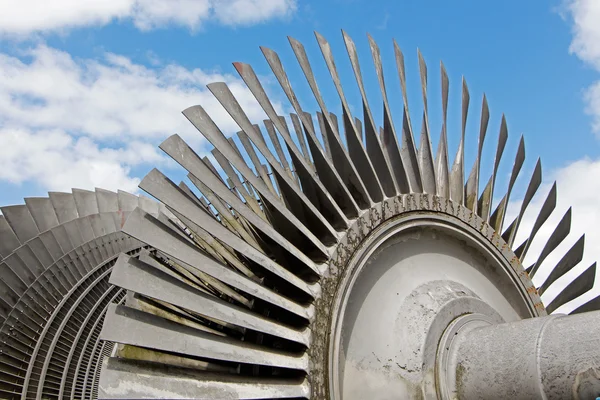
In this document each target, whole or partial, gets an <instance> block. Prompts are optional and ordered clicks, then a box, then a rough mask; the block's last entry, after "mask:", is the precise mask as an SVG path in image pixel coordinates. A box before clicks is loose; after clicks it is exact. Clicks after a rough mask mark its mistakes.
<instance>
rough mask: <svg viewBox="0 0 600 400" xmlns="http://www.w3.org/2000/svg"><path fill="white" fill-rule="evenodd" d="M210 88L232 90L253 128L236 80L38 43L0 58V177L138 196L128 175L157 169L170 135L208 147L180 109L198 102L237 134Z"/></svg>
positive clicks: (247, 99) (254, 106)
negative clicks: (220, 85)
mask: <svg viewBox="0 0 600 400" xmlns="http://www.w3.org/2000/svg"><path fill="white" fill-rule="evenodd" d="M215 81H224V82H226V83H227V84H228V85H229V87H230V89H231V90H232V92H233V93H234V95H235V96H236V98H237V99H238V101H239V102H240V104H241V105H242V107H243V108H244V110H245V111H246V112H247V114H248V116H249V117H250V119H251V120H252V121H261V120H262V119H263V118H264V117H265V116H264V113H263V111H262V109H261V108H260V106H259V105H258V103H257V102H256V100H255V99H254V97H253V96H252V94H251V93H250V92H249V91H248V90H247V89H246V88H245V86H244V84H243V82H242V81H241V80H240V79H239V78H235V77H234V76H232V75H224V74H221V73H218V72H214V71H212V72H211V71H203V70H200V69H193V70H191V69H186V68H184V67H182V66H180V65H176V64H171V65H167V66H164V67H158V68H148V67H146V66H143V65H140V64H136V63H134V62H132V61H131V60H130V59H128V58H127V57H124V56H121V55H116V54H110V53H108V54H105V55H104V57H103V59H101V60H91V59H83V60H79V59H75V58H73V57H72V56H71V55H69V54H68V53H65V52H62V51H59V50H57V49H53V48H50V47H47V46H44V45H39V46H37V47H35V48H33V49H30V50H27V51H23V53H22V54H20V55H19V57H16V56H11V55H7V54H1V53H0V148H1V149H2V152H0V165H1V166H2V168H0V170H1V171H0V179H2V180H7V181H10V182H13V183H27V182H35V183H37V184H39V185H41V186H42V187H43V188H45V189H47V190H63V189H67V188H70V187H73V186H76V187H81V188H93V187H95V186H98V187H104V188H108V189H116V188H120V189H123V190H135V188H136V186H137V182H138V181H139V178H140V177H136V176H132V175H131V171H132V168H135V167H136V166H140V165H141V166H143V165H147V166H150V165H151V166H154V165H157V164H158V165H160V164H161V163H163V161H164V160H165V158H164V157H163V156H162V155H161V154H162V153H159V150H158V149H157V147H156V146H157V145H158V143H160V141H162V140H163V139H165V138H166V137H168V136H169V135H171V134H173V133H179V134H181V135H182V136H183V137H184V138H185V139H186V140H187V141H188V142H190V143H191V144H192V145H193V146H194V147H195V148H196V149H197V150H201V147H202V145H203V144H204V143H205V141H204V139H203V138H202V136H201V135H200V134H199V133H198V132H197V131H196V130H195V129H194V127H193V126H192V125H191V124H190V123H189V122H188V121H187V120H186V119H185V117H183V115H181V111H182V110H183V109H185V108H187V107H189V106H192V105H195V104H200V105H202V106H203V107H204V108H205V109H206V110H207V112H208V113H209V114H210V115H211V116H212V118H213V119H214V120H215V122H216V123H217V125H219V127H220V128H221V129H222V130H223V132H224V133H226V134H231V133H233V132H235V131H237V130H239V128H238V127H237V125H236V124H235V122H234V121H233V120H232V119H231V117H230V116H229V115H228V114H227V112H226V111H225V110H224V109H223V107H221V105H220V104H219V103H218V102H217V100H216V99H215V98H214V97H213V95H212V94H211V93H210V92H209V91H208V89H206V88H205V85H206V84H207V83H210V82H215ZM275 105H276V107H277V108H280V107H279V105H278V104H277V103H276V104H275ZM117 149H118V150H117Z"/></svg>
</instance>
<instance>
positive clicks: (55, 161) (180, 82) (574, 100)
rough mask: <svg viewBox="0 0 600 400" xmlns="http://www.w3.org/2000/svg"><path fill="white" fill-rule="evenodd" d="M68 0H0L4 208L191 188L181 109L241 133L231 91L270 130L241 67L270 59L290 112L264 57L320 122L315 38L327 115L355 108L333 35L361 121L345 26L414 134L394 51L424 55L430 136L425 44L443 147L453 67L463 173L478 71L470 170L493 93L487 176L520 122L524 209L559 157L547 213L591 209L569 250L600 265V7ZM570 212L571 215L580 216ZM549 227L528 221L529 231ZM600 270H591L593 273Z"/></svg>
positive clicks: (470, 1)
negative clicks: (95, 192) (176, 180)
mask: <svg viewBox="0 0 600 400" xmlns="http://www.w3.org/2000/svg"><path fill="white" fill-rule="evenodd" d="M51 3H52V4H53V8H52V9H50V8H49V6H48V4H50V2H47V1H40V0H27V1H12V0H0V9H3V13H2V16H0V149H2V150H1V151H0V204H3V205H4V204H18V203H21V202H22V199H23V197H28V196H42V195H44V194H45V192H47V191H49V190H68V188H69V187H71V186H77V187H80V188H87V189H92V188H93V187H95V186H101V187H105V188H108V189H113V190H114V189H117V188H123V189H126V190H130V191H134V190H136V186H137V182H138V181H139V179H140V178H142V177H143V176H144V175H145V173H146V172H148V171H149V170H150V169H151V168H152V167H154V166H156V165H158V166H159V167H161V169H162V170H164V171H165V172H166V173H168V174H170V175H171V176H176V177H177V176H178V175H177V174H179V170H178V169H177V168H176V167H175V166H174V165H173V164H172V163H170V162H169V161H167V160H166V159H165V158H164V157H163V156H162V155H161V154H160V153H159V151H158V150H157V149H156V145H157V144H158V143H160V141H162V140H163V139H164V138H166V137H168V136H169V135H171V134H173V133H181V134H182V136H184V138H186V140H189V141H190V142H191V143H192V144H193V145H194V146H196V147H197V148H198V149H204V148H207V147H205V143H204V142H203V141H202V140H201V138H200V135H199V134H198V133H196V132H195V131H194V130H193V128H191V127H190V126H189V124H188V123H187V121H185V118H184V117H183V116H181V114H180V111H181V110H183V109H184V108H186V107H188V106H191V105H194V104H202V105H206V108H207V109H208V110H209V112H211V113H212V114H213V115H215V120H216V121H217V122H218V123H220V125H221V127H222V128H223V130H224V131H225V132H226V133H227V134H232V133H233V132H234V131H235V129H236V127H235V125H234V124H233V123H232V121H231V120H229V119H228V117H227V116H225V115H224V113H223V111H222V109H219V106H218V105H217V104H216V103H215V102H214V100H213V99H212V98H211V96H210V95H209V94H208V93H207V91H206V90H205V88H204V85H205V84H207V83H209V82H211V81H214V80H217V81H223V80H224V81H226V82H228V83H229V84H230V86H231V87H232V89H233V91H234V93H236V94H238V93H239V94H240V97H241V101H242V103H243V104H247V108H248V109H249V114H250V115H251V116H252V117H255V119H256V120H259V119H260V118H262V114H261V112H260V110H259V109H258V107H257V106H256V105H255V104H254V103H253V102H252V101H253V100H252V98H251V96H249V95H248V94H247V93H245V92H244V89H243V87H242V85H241V84H240V81H239V79H238V77H237V75H236V73H235V70H234V69H233V67H232V66H231V62H233V61H243V62H246V63H250V64H252V66H253V67H254V69H255V71H256V72H257V73H258V74H259V75H260V76H261V77H264V79H265V83H266V87H267V90H268V92H269V94H270V95H271V96H272V97H273V98H274V99H275V100H276V102H277V103H278V106H279V107H280V110H283V111H284V112H285V111H287V112H289V111H290V107H289V105H288V103H287V102H286V101H285V98H284V95H283V93H282V92H281V91H280V89H279V88H278V86H277V84H276V82H275V80H274V78H273V77H272V76H271V75H270V71H269V68H268V65H267V63H266V61H265V60H264V58H263V56H262V53H261V51H260V49H259V46H266V47H269V48H272V49H273V50H275V51H277V52H278V53H279V55H280V57H281V58H282V61H283V64H284V66H285V68H286V71H287V72H288V74H289V76H290V78H291V79H292V82H293V85H294V88H295V90H296V92H297V94H298V95H299V97H300V100H301V102H302V104H303V106H304V108H305V109H306V110H307V111H311V112H314V111H316V103H315V102H314V100H313V98H312V96H311V95H310V92H309V90H308V86H307V85H306V81H305V79H304V77H303V76H302V75H301V72H300V68H299V67H298V64H297V62H296V60H295V58H294V56H293V53H292V51H291V48H290V46H289V43H288V41H287V38H286V36H287V35H290V36H292V37H294V38H296V39H298V40H300V41H301V42H303V43H304V45H305V46H306V48H307V52H308V54H309V57H310V59H311V63H312V66H313V68H314V69H315V73H316V77H317V80H318V82H319V85H320V88H321V90H322V92H323V95H324V97H325V99H326V102H327V103H328V104H333V105H334V106H333V107H332V108H333V109H334V110H337V109H339V107H338V106H337V104H339V101H338V98H337V95H336V94H335V91H334V87H333V85H332V84H331V79H330V77H329V74H328V72H327V70H326V67H325V64H324V62H323V60H322V57H321V54H320V50H319V48H318V46H317V43H316V40H315V37H314V34H313V31H315V30H316V31H318V32H319V33H321V34H322V35H324V36H325V37H326V38H327V39H328V40H329V42H330V43H331V45H332V48H333V51H334V56H335V57H336V63H337V67H338V70H339V72H340V75H341V77H342V81H343V82H344V84H345V90H346V95H347V97H348V98H349V99H350V103H351V105H352V106H353V108H354V110H355V111H358V110H360V98H359V93H358V90H357V89H356V85H355V83H354V78H353V75H352V70H351V67H350V64H349V62H348V57H347V55H346V53H345V47H344V44H343V41H342V36H341V29H344V30H346V32H347V33H348V34H349V35H350V36H351V37H352V38H353V39H354V41H355V43H356V45H357V48H358V52H359V57H360V61H361V67H362V70H363V77H364V79H365V84H366V85H367V87H368V89H367V91H368V94H369V96H370V98H372V99H377V101H375V100H372V101H371V103H372V104H371V106H372V108H373V111H374V115H375V116H376V119H377V120H380V117H381V106H380V105H379V97H378V96H379V95H378V88H377V80H376V76H375V74H374V70H373V68H372V62H371V56H370V52H369V47H368V41H367V37H366V33H367V32H368V33H370V34H371V35H372V36H373V37H374V38H375V39H376V40H377V42H378V44H379V46H380V48H381V51H382V58H383V62H384V70H385V73H386V83H387V86H388V93H389V95H390V98H391V102H392V106H393V107H395V110H396V111H397V114H396V123H397V124H398V123H400V118H401V114H400V110H401V104H402V103H401V98H400V91H399V84H398V78H397V72H396V70H395V64H394V58H393V57H394V55H393V47H392V39H393V38H394V39H396V40H397V42H398V44H399V45H400V47H401V48H402V50H403V51H404V55H405V59H406V67H407V76H408V89H409V98H410V102H411V103H410V104H411V114H412V120H413V123H414V124H416V125H417V126H415V127H414V128H413V129H415V131H416V132H418V131H419V129H420V127H419V126H418V125H419V124H417V122H420V113H421V110H422V106H421V101H420V100H421V95H420V87H419V75H418V67H417V48H419V49H420V50H421V52H422V53H423V56H424V58H425V60H426V62H427V64H428V68H429V99H430V100H429V102H430V111H429V112H430V116H431V117H430V119H431V126H432V127H434V128H433V129H432V141H433V146H434V149H435V148H437V137H438V135H439V126H440V114H441V107H440V94H439V93H440V82H439V81H440V78H439V76H440V72H439V62H440V60H443V62H444V64H445V66H446V69H447V71H448V73H449V77H450V89H451V92H450V108H449V117H450V119H449V123H450V128H449V135H450V136H449V154H450V158H451V161H452V160H453V158H454V154H455V151H456V147H457V145H458V135H459V130H460V120H459V115H460V81H461V77H462V76H463V75H464V76H465V78H466V79H467V82H468V85H469V90H470V94H471V109H470V114H469V124H468V132H467V141H468V143H467V145H466V146H467V147H466V151H467V155H466V164H467V168H468V169H470V166H471V163H472V162H473V159H474V157H473V154H474V151H475V149H476V137H477V129H478V123H479V112H480V108H481V99H482V95H483V93H484V92H485V93H486V95H487V98H488V102H489V106H490V111H491V119H490V126H489V130H488V136H487V141H486V146H485V147H484V160H486V159H487V164H484V165H483V166H482V175H483V176H484V177H485V179H487V176H488V175H489V171H490V166H491V163H492V160H493V154H494V151H495V143H494V142H495V140H496V137H497V134H498V128H499V126H500V118H501V115H502V113H505V114H506V117H507V121H508V127H509V142H508V145H507V150H506V152H505V156H504V160H503V164H502V165H501V168H502V175H501V176H500V177H499V179H500V180H499V185H500V186H501V187H505V186H506V182H507V178H508V174H509V173H510V168H511V165H512V158H513V157H514V152H515V150H516V146H517V143H518V139H519V137H520V135H521V134H524V135H525V140H526V149H527V161H526V165H525V169H524V171H523V173H522V175H523V176H522V178H521V179H523V181H524V183H521V184H519V185H518V186H517V190H516V192H515V196H514V202H513V204H512V206H513V207H512V208H513V209H515V210H516V206H517V205H518V203H519V200H518V199H519V197H520V196H522V193H523V187H524V185H525V182H526V181H527V179H528V178H529V175H530V171H531V170H532V168H533V165H534V164H535V161H536V159H537V157H538V156H539V157H541V158H542V163H543V166H544V177H545V179H544V182H545V184H544V187H543V188H542V189H541V190H540V193H541V194H540V195H538V196H537V197H536V201H534V206H535V205H536V204H538V205H539V204H541V202H542V201H543V199H544V197H545V192H544V190H543V189H547V188H549V185H550V184H551V182H552V180H553V179H554V178H559V186H558V188H559V198H560V199H561V201H560V202H559V205H560V206H561V207H562V206H564V207H566V206H567V205H570V204H573V205H574V213H575V219H574V229H573V231H574V232H576V233H574V234H573V235H572V236H573V237H572V238H571V237H570V239H571V242H568V243H566V244H565V246H566V248H568V247H570V244H572V243H573V242H574V241H575V240H576V239H577V238H578V237H579V232H580V231H590V230H591V231H592V235H591V236H588V243H587V247H588V253H586V260H584V261H587V259H588V258H590V259H591V258H592V257H595V258H598V257H596V256H599V255H600V251H595V252H594V251H593V250H589V249H590V247H591V248H592V249H593V248H594V247H599V248H600V235H595V234H594V233H593V230H597V229H595V226H594V224H597V223H600V212H599V211H597V207H596V200H595V199H597V198H598V195H600V161H599V160H600V157H599V155H600V146H599V144H600V143H599V142H598V139H599V137H600V136H599V135H600V124H599V122H598V121H600V84H598V83H597V82H600V44H598V43H600V28H599V27H598V26H600V24H598V23H597V21H599V20H600V3H598V2H597V1H595V0H553V1H526V2H525V1H522V0H521V1H517V0H504V1H496V2H483V1H476V0H464V1H460V2H456V1H455V2H442V1H438V2H433V1H405V0H403V1H391V0H390V1H377V2H373V1H367V0H331V1H304V0H260V1H259V0H222V1H218V0H211V1H209V0H199V1H188V0H171V1H169V2H163V1H159V0H146V1H140V0H107V1H105V2H99V3H98V4H93V3H94V2H79V1H73V0H53V1H52V2H51ZM166 4H168V6H165V5H166ZM4 10H6V11H4ZM30 10H37V12H36V13H32V12H30ZM595 21H596V22H595ZM357 114H358V113H357ZM74 154H77V155H74ZM561 182H562V183H561ZM576 189H578V190H576ZM546 191H547V190H546ZM534 208H535V207H534ZM559 209H560V207H559ZM556 214H557V217H556V218H559V217H560V216H561V215H562V210H557V213H556ZM558 214H561V215H558ZM578 214H579V215H580V217H577V215H578ZM550 222H552V220H551V221H549V223H550ZM531 223H532V222H531V221H529V220H526V221H525V222H524V226H527V224H531ZM596 226H597V225H596ZM551 228H552V227H551V226H550V227H549V228H548V229H550V230H549V232H550V231H551ZM592 228H594V229H592ZM531 253H534V252H533V249H532V251H531ZM582 264H583V263H582ZM587 266H588V265H581V267H582V268H580V269H579V270H578V272H581V271H582V270H583V269H585V267H587ZM596 287H598V285H596Z"/></svg>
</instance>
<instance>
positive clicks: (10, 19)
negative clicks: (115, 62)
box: [0, 0, 296, 35]
mask: <svg viewBox="0 0 600 400" xmlns="http://www.w3.org/2000/svg"><path fill="white" fill-rule="evenodd" d="M0 10H2V12H0V33H4V34H9V35H29V34H31V33H41V32H50V31H64V30H66V29H70V28H76V27H82V26H89V25H94V26H99V25H106V24H108V23H110V22H112V21H114V20H129V21H132V22H133V24H134V25H135V26H136V27H137V28H138V29H140V30H150V29H156V28H160V27H164V26H168V25H178V26H183V27H186V28H188V29H192V30H195V29H198V28H199V27H201V26H202V25H203V24H204V23H206V22H208V21H215V22H218V23H221V24H224V25H250V24H256V23H261V22H264V21H267V20H269V19H272V18H284V17H287V16H289V15H291V14H293V13H294V12H295V10H296V0H85V1H82V0H51V1H48V0H0Z"/></svg>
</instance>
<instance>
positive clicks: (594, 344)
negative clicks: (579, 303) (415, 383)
mask: <svg viewBox="0 0 600 400" xmlns="http://www.w3.org/2000/svg"><path fill="white" fill-rule="evenodd" d="M458 335H461V336H462V337H457V339H458V340H457V341H456V342H455V343H456V345H457V347H456V348H455V353H454V357H455V358H454V360H455V367H456V387H455V390H456V393H457V394H458V398H460V399H465V400H469V399H528V400H529V399H548V400H551V399H570V398H573V399H595V398H596V397H598V396H600V311H594V312H589V313H583V314H577V315H572V316H569V315H551V316H548V317H541V318H532V319H526V320H522V321H518V322H511V323H506V324H501V325H491V326H485V327H478V328H473V329H471V330H465V331H464V332H459V333H458Z"/></svg>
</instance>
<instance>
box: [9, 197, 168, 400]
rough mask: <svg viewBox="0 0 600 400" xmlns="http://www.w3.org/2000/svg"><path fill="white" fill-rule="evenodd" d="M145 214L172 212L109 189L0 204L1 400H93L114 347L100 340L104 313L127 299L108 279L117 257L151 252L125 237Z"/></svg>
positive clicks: (146, 199) (155, 204)
mask: <svg viewBox="0 0 600 400" xmlns="http://www.w3.org/2000/svg"><path fill="white" fill-rule="evenodd" d="M137 207H140V208H142V209H144V210H145V211H146V212H148V213H150V214H152V215H156V216H158V214H159V210H160V209H161V208H163V209H164V206H160V205H159V204H158V203H157V202H155V201H153V200H150V199H148V198H146V197H143V196H141V197H138V196H134V195H132V194H129V193H126V192H122V191H119V192H118V193H114V192H110V191H107V190H102V189H96V191H87V190H79V189H73V191H72V193H59V192H52V193H49V197H35V198H26V199H25V204H22V205H14V206H5V207H0V210H1V211H2V215H1V216H0V258H1V260H0V397H1V398H71V399H73V398H77V399H79V398H89V397H90V396H92V397H94V396H95V395H94V394H93V391H94V390H96V389H94V388H95V386H94V385H97V382H98V378H99V375H100V368H101V365H102V363H101V361H102V359H103V357H104V356H105V355H106V353H107V352H110V351H111V350H112V348H113V344H111V343H108V342H103V341H101V340H100V339H99V334H100V330H101V328H102V325H103V320H104V315H105V314H106V310H107V308H108V307H109V304H111V303H114V302H117V303H123V302H124V300H125V294H126V291H125V290H123V289H122V288H119V287H116V286H114V285H110V284H109V283H108V279H109V276H110V273H111V271H112V267H113V265H114V263H115V261H116V258H117V257H118V255H119V254H122V253H124V254H129V255H132V256H134V255H137V254H138V253H139V251H140V248H142V247H143V244H142V243H140V242H139V241H137V240H135V239H133V238H131V237H130V236H127V235H125V234H123V233H122V232H121V227H122V224H123V223H124V221H125V220H126V219H127V217H128V215H129V214H130V213H131V212H132V211H133V210H134V209H136V208H137ZM164 212H167V211H166V210H164ZM90 393H92V394H90Z"/></svg>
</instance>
